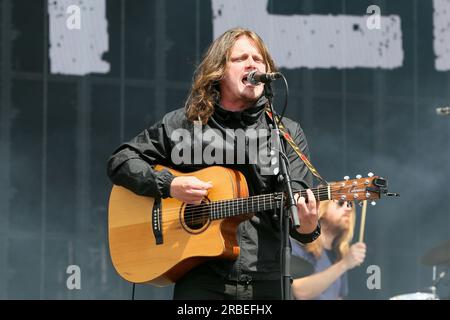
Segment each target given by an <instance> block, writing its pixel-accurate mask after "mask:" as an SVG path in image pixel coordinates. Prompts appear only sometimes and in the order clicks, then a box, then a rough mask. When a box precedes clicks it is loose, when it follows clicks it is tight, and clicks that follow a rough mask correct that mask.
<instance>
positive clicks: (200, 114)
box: [185, 28, 276, 124]
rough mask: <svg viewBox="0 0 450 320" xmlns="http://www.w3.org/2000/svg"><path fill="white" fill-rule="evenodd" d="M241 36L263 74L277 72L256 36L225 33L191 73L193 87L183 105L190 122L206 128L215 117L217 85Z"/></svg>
mask: <svg viewBox="0 0 450 320" xmlns="http://www.w3.org/2000/svg"><path fill="white" fill-rule="evenodd" d="M241 36H246V37H248V38H249V39H251V40H252V41H253V42H254V43H255V45H256V47H257V48H258V49H259V51H260V53H261V55H262V57H263V60H264V62H265V64H266V71H267V72H274V71H276V67H275V64H274V62H273V59H272V57H271V56H270V54H269V51H268V49H267V47H266V45H265V44H264V42H263V41H262V39H261V38H260V37H259V36H258V35H257V34H256V33H255V32H253V31H250V30H248V29H244V28H233V29H230V30H228V31H226V32H225V33H224V34H222V35H221V36H220V37H219V38H217V39H216V40H215V41H214V42H213V43H212V44H211V45H210V47H209V48H208V50H207V51H206V54H205V55H204V56H203V59H202V61H201V62H200V64H199V65H198V67H197V69H196V71H195V73H194V79H193V83H192V87H191V90H190V93H189V96H188V98H187V101H186V105H185V107H186V117H187V118H188V119H189V120H190V121H195V120H198V119H199V118H200V120H201V121H202V122H203V124H205V123H206V122H208V119H209V118H210V117H211V116H212V114H213V113H214V104H215V103H216V102H218V101H219V100H220V89H219V81H220V80H222V78H223V76H224V73H225V69H226V65H227V62H228V61H229V59H230V54H231V48H232V47H233V45H234V43H235V42H236V40H237V39H238V38H239V37H241Z"/></svg>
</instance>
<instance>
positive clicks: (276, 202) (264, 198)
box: [207, 186, 331, 220]
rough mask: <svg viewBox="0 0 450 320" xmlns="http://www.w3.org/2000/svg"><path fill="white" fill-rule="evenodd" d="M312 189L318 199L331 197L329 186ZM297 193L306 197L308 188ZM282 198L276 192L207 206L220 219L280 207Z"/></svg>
mask: <svg viewBox="0 0 450 320" xmlns="http://www.w3.org/2000/svg"><path fill="white" fill-rule="evenodd" d="M311 191H312V192H313V193H314V196H315V197H316V199H319V200H321V201H322V200H330V199H331V194H330V187H329V186H324V187H317V188H312V189H311ZM296 193H299V194H300V196H302V197H306V190H300V191H297V192H296ZM282 199H283V197H282V193H281V192H276V193H270V194H263V195H258V196H252V197H248V198H237V199H230V200H219V201H213V202H210V203H208V204H207V206H208V207H209V212H210V214H209V216H210V219H211V220H218V219H224V218H229V217H233V216H237V215H240V214H246V213H255V212H259V211H265V210H273V209H275V208H280V206H281V201H282Z"/></svg>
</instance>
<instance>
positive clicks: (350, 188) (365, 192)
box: [330, 173, 396, 201]
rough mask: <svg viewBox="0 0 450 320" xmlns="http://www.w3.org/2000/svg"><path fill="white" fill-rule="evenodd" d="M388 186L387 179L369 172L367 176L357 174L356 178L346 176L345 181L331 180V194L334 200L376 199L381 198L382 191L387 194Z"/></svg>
mask: <svg viewBox="0 0 450 320" xmlns="http://www.w3.org/2000/svg"><path fill="white" fill-rule="evenodd" d="M387 186H388V183H387V180H386V179H384V178H382V177H379V176H374V175H373V173H369V174H368V176H367V177H366V178H363V177H361V175H357V176H356V179H350V178H349V177H348V176H346V177H344V180H343V181H338V182H330V195H331V199H332V200H342V201H363V200H375V199H380V198H381V194H382V193H384V194H387ZM387 195H391V194H387ZM392 195H394V194H392ZM395 195H396V194H395Z"/></svg>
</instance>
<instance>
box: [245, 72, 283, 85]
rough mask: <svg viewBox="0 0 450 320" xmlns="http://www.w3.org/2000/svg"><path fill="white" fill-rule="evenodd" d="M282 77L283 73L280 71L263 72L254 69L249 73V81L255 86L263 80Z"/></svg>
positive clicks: (268, 80) (265, 81)
mask: <svg viewBox="0 0 450 320" xmlns="http://www.w3.org/2000/svg"><path fill="white" fill-rule="evenodd" d="M280 78H281V73H279V72H269V73H262V72H259V71H258V70H253V71H251V72H250V73H249V74H248V75H247V81H248V82H250V83H251V84H252V85H254V86H256V85H258V84H260V83H261V82H262V83H268V82H272V81H273V80H276V79H280Z"/></svg>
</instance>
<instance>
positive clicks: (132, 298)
mask: <svg viewBox="0 0 450 320" xmlns="http://www.w3.org/2000/svg"><path fill="white" fill-rule="evenodd" d="M135 288H136V283H134V282H133V290H132V292H131V300H134V289H135Z"/></svg>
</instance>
